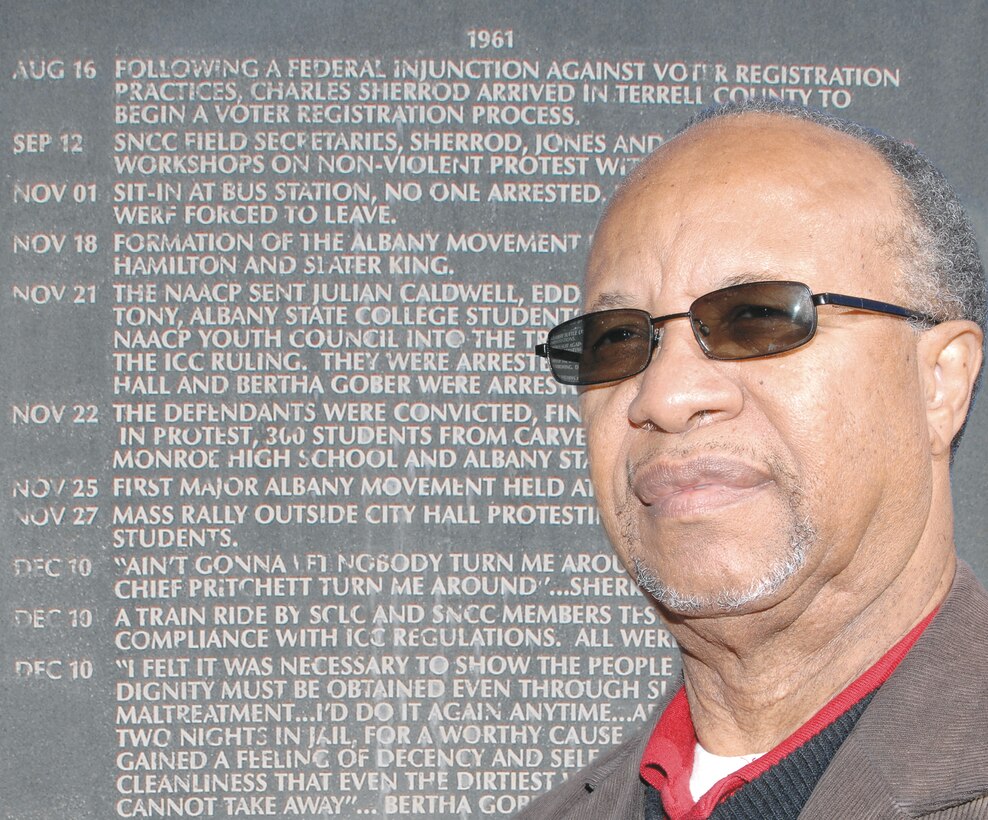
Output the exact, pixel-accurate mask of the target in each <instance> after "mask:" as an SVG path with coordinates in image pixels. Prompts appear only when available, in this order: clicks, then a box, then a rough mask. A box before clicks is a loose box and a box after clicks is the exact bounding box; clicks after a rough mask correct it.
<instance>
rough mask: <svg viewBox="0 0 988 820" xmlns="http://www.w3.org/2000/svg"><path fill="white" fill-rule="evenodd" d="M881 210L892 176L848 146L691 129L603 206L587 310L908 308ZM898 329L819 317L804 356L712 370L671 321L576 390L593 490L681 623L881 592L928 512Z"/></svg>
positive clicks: (618, 538) (781, 123)
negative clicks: (631, 357)
mask: <svg viewBox="0 0 988 820" xmlns="http://www.w3.org/2000/svg"><path fill="white" fill-rule="evenodd" d="M898 202H899V199H898V195H897V193H896V190H895V183H894V178H893V177H892V175H891V173H890V172H889V171H888V170H887V169H886V168H885V166H884V165H883V164H882V162H881V161H880V160H879V159H878V158H877V157H875V156H873V155H872V154H871V152H870V151H869V150H868V149H867V148H866V147H864V146H862V145H860V144H858V143H856V142H854V141H852V140H851V139H850V138H847V137H844V136H842V135H839V134H835V133H833V132H831V131H828V130H826V129H824V128H822V127H820V126H816V125H812V124H809V123H804V122H800V121H796V120H791V119H789V118H785V117H772V116H766V115H746V116H744V117H742V118H740V119H735V120H731V121H714V122H712V123H708V124H706V125H704V126H701V127H700V128H698V129H694V130H693V131H692V132H690V133H689V134H688V135H686V136H685V138H681V139H680V140H676V141H674V142H673V143H670V144H669V145H667V146H666V147H665V148H663V149H662V151H661V152H660V155H659V156H658V157H656V158H654V159H653V160H652V161H651V162H650V164H649V166H648V168H647V173H646V174H645V175H644V176H642V177H641V178H639V179H637V180H636V181H635V182H633V183H632V184H631V185H630V186H629V187H627V188H626V189H624V190H623V191H622V192H621V194H620V196H619V198H618V200H617V201H616V202H615V203H614V205H613V206H612V208H611V209H610V210H609V212H608V214H607V216H606V218H605V220H604V222H603V223H602V225H601V227H600V230H599V231H598V233H597V236H596V237H595V241H594V247H593V251H592V253H591V258H590V262H589V265H588V271H587V280H586V287H585V305H586V309H587V310H588V311H591V310H599V309H602V308H609V307H634V308H641V309H645V310H648V311H649V312H650V313H651V314H652V315H653V316H654V315H663V314H668V313H676V312H681V311H685V310H687V309H688V307H689V305H690V303H691V302H692V301H693V300H694V299H696V298H697V297H698V296H701V295H703V294H705V293H708V292H710V291H712V290H715V289H717V288H721V287H726V286H728V285H732V284H738V283H740V282H744V281H751V280H775V279H786V280H796V281H801V282H805V283H806V284H808V285H809V286H810V288H811V289H812V291H813V292H814V293H818V292H823V291H832V292H837V293H845V294H850V295H853V296H863V297H870V298H873V299H879V300H883V301H889V302H896V303H903V302H905V303H906V304H908V297H907V296H904V295H903V294H901V293H899V292H897V290H896V288H895V281H896V280H895V277H896V274H897V271H898V267H899V264H900V260H899V259H898V258H897V256H896V250H897V248H896V246H895V243H894V241H893V238H894V237H895V236H896V231H897V229H898V228H899V227H900V223H901V215H900V211H899V205H898ZM914 334H915V332H914V331H913V330H912V329H911V328H910V327H909V326H908V324H907V323H906V322H904V321H902V320H899V319H895V318H891V317H885V316H878V315H875V314H869V313H865V312H860V311H849V310H847V309H842V308H834V307H823V308H820V310H819V329H818V331H817V335H816V337H815V338H814V339H813V340H812V341H811V342H810V343H809V344H807V345H805V346H804V347H802V348H799V349H797V350H794V351H790V352H788V353H785V354H782V355H778V356H773V357H767V358H762V359H752V360H747V361H740V362H720V361H713V360H710V359H707V358H706V357H705V356H704V355H703V353H702V352H701V350H700V348H699V346H698V345H697V343H696V341H695V339H694V338H693V335H692V332H691V330H690V327H689V322H688V321H686V320H673V321H672V322H670V323H669V324H667V325H666V326H665V331H664V336H663V340H662V344H661V346H660V348H659V349H658V350H656V352H655V355H654V356H653V360H652V363H651V364H650V365H649V367H648V369H647V370H646V371H645V372H644V373H642V374H640V375H638V376H636V377H634V378H631V379H627V380H625V381H623V382H619V383H617V384H612V385H603V386H599V387H593V388H588V389H586V390H585V391H584V393H583V395H582V399H581V402H582V411H583V417H584V421H585V423H586V425H587V430H588V441H589V451H590V460H591V477H592V479H593V482H594V487H595V490H596V493H597V497H598V501H599V504H600V507H601V512H602V516H603V520H604V522H605V527H606V529H607V531H608V534H609V536H610V538H611V540H612V542H613V543H614V546H615V549H616V550H617V552H618V554H619V556H620V557H621V559H622V561H623V562H624V563H625V566H627V567H628V569H629V571H632V572H636V571H637V572H640V575H641V578H642V580H643V583H644V585H645V586H646V587H647V588H650V589H651V591H653V593H655V594H656V597H658V598H659V600H660V601H661V602H662V603H664V604H665V605H666V606H667V607H668V608H669V609H671V610H673V611H680V612H684V613H685V612H694V613H700V614H703V613H706V614H716V613H719V612H724V611H755V610H760V609H764V608H766V607H768V606H770V605H771V604H773V603H775V602H778V601H781V600H783V599H788V598H790V597H794V596H796V597H803V598H804V599H805V600H804V603H805V601H806V600H809V598H810V597H812V596H815V595H817V594H819V592H820V591H821V590H823V589H824V588H826V594H828V595H834V596H837V598H840V596H841V595H851V596H854V597H855V599H859V598H860V597H861V596H862V595H867V594H870V592H871V591H873V590H874V589H876V588H879V587H880V586H881V585H882V584H883V583H887V579H888V578H892V577H894V576H895V575H896V574H897V573H898V571H899V570H900V569H901V567H902V565H903V564H904V562H905V561H906V560H907V558H908V555H909V551H910V550H911V548H912V547H913V546H914V545H915V543H916V540H918V538H919V534H920V533H921V532H922V530H923V526H924V522H925V521H926V517H927V514H928V511H929V504H930V487H931V469H930V457H929V447H928V432H927V424H926V416H925V406H924V396H923V390H922V388H921V381H920V377H919V370H918V367H917V363H916V346H915V344H916V343H915V336H914Z"/></svg>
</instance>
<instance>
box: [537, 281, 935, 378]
mask: <svg viewBox="0 0 988 820" xmlns="http://www.w3.org/2000/svg"><path fill="white" fill-rule="evenodd" d="M819 305H840V306H842V307H849V308H854V309H855V310H867V311H870V312H872V313H885V314H888V315H890V316H897V317H899V318H901V319H913V320H916V321H919V322H923V323H926V324H930V325H933V324H936V320H935V319H933V318H932V317H930V316H927V315H925V314H923V313H917V312H916V311H914V310H909V309H908V308H904V307H899V306H898V305H890V304H888V303H887V302H876V301H874V300H872V299H862V298H860V297H857V296H843V295H842V294H839V293H813V292H812V291H811V290H810V289H809V287H807V286H806V285H804V284H803V283H802V282H749V283H747V284H744V285H734V286H733V287H729V288H722V289H720V290H715V291H712V292H711V293H706V294H704V295H703V296H701V297H699V298H698V299H697V300H696V301H695V302H693V304H692V305H690V309H689V310H688V311H687V312H686V313H670V314H668V315H667V316H650V315H649V314H648V311H645V310H635V309H634V308H619V309H617V310H601V311H596V312H594V313H587V314H584V315H583V316H577V317H576V318H575V319H570V320H569V321H568V322H563V323H562V324H561V325H558V326H557V327H555V328H553V329H552V330H550V331H549V335H548V337H547V338H546V342H545V344H540V345H538V346H536V348H535V353H536V355H538V356H542V357H543V358H546V359H548V360H549V366H550V367H551V368H552V375H553V376H555V377H556V379H557V381H560V382H562V383H563V384H572V385H580V386H587V385H591V384H604V383H605V382H615V381H619V380H621V379H627V378H630V377H631V376H636V375H638V374H639V373H641V372H642V371H643V370H644V369H645V368H646V367H648V364H649V362H650V361H651V360H652V353H653V352H654V351H655V348H657V347H658V346H659V343H660V341H661V339H662V325H664V324H665V323H666V322H668V321H671V320H672V319H687V318H688V319H689V320H690V326H691V327H692V328H693V335H694V336H695V337H696V341H697V343H698V344H699V345H700V349H701V350H703V352H704V353H705V354H706V356H707V357H708V358H710V359H717V360H720V361H736V360H739V359H754V358H757V357H759V356H774V355H775V354H777V353H785V352H786V351H787V350H793V349H794V348H797V347H800V346H801V345H804V344H806V343H807V342H808V341H809V340H810V339H812V338H813V334H814V333H816V326H817V314H816V309H817V307H818V306H819Z"/></svg>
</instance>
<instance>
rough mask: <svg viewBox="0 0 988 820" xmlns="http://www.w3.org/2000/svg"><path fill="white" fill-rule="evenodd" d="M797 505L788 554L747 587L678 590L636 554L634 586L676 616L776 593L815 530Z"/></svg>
mask: <svg viewBox="0 0 988 820" xmlns="http://www.w3.org/2000/svg"><path fill="white" fill-rule="evenodd" d="M798 506H799V505H798V504H794V505H793V507H794V509H792V511H791V512H792V524H791V528H790V536H789V551H788V553H787V554H786V556H785V557H784V558H783V559H782V560H780V561H778V562H777V563H776V564H774V565H773V566H770V567H769V568H768V570H767V571H766V573H765V574H764V575H763V576H762V577H761V578H760V579H758V580H756V581H754V582H753V583H752V584H750V585H749V586H748V587H746V588H742V589H724V590H721V591H720V592H718V593H716V594H715V595H710V596H706V597H704V596H700V595H694V594H690V593H686V592H682V591H681V590H677V589H673V588H672V587H670V586H668V585H666V584H664V583H663V582H662V581H661V580H660V579H659V577H658V575H657V574H656V573H655V572H654V571H653V570H652V569H651V568H650V567H648V566H646V565H645V562H644V560H643V559H641V558H639V557H637V556H636V557H634V558H633V559H632V560H633V562H634V565H635V571H636V573H637V581H638V586H639V587H641V588H642V590H644V591H645V592H647V593H648V594H649V595H650V596H651V597H652V598H654V599H655V600H656V601H657V602H658V603H659V604H661V605H662V606H663V607H665V608H666V609H668V610H669V611H670V612H675V613H678V614H680V615H696V614H698V613H701V612H708V613H710V612H717V613H730V612H737V611H738V610H740V609H743V608H744V607H746V606H748V604H751V603H753V602H755V601H758V600H760V599H762V598H766V597H768V596H770V595H772V594H773V593H775V592H777V591H778V590H779V589H780V588H781V587H782V585H783V584H785V582H786V581H788V580H789V579H790V578H792V577H793V576H794V575H795V574H796V573H797V572H799V570H800V569H802V567H803V565H804V564H805V563H806V555H807V553H808V552H809V551H810V547H811V546H812V545H813V543H814V541H815V540H816V530H815V529H814V527H813V525H812V524H811V523H810V522H809V520H808V519H806V518H805V517H803V516H800V515H799V514H798V512H797V509H798Z"/></svg>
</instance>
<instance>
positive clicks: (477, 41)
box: [467, 28, 515, 48]
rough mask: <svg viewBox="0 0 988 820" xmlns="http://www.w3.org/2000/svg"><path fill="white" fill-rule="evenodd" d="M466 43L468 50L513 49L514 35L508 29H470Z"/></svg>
mask: <svg viewBox="0 0 988 820" xmlns="http://www.w3.org/2000/svg"><path fill="white" fill-rule="evenodd" d="M467 42H468V43H469V44H470V48H514V47H515V33H514V31H512V30H511V29H510V28H504V29H501V28H493V29H492V28H472V29H469V30H468V31H467Z"/></svg>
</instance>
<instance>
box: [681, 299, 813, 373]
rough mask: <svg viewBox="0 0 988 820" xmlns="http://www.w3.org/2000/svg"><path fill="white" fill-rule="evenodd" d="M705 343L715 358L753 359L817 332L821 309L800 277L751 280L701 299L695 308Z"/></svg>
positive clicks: (795, 344) (788, 347)
mask: <svg viewBox="0 0 988 820" xmlns="http://www.w3.org/2000/svg"><path fill="white" fill-rule="evenodd" d="M691 310H692V314H693V328H694V331H695V333H696V337H697V340H698V341H699V342H700V346H701V347H702V348H703V349H704V350H705V351H706V352H707V354H708V355H709V356H710V357H711V358H714V359H751V358H755V357H756V356H770V355H772V354H774V353H784V352H785V351H787V350H792V349H793V348H796V347H799V346H800V345H802V344H805V343H806V342H808V341H809V340H810V339H811V338H813V334H814V332H815V331H816V309H815V307H814V305H813V296H812V293H811V292H810V289H809V288H808V287H807V286H806V285H803V284H801V283H799V282H752V283H749V284H745V285H736V286H734V287H731V288H724V289H723V290H717V291H714V292H713V293H708V294H707V295H706V296H701V297H700V298H699V299H697V300H696V301H695V302H694V303H693V306H692V308H691Z"/></svg>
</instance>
